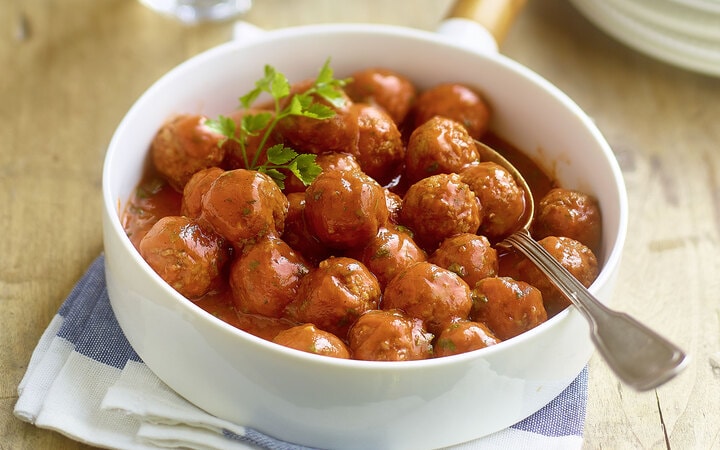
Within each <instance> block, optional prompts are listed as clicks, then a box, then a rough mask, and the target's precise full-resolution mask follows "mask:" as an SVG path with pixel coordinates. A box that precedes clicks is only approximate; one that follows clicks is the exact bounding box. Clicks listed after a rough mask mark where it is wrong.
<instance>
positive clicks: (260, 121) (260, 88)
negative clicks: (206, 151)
mask: <svg viewBox="0 0 720 450" xmlns="http://www.w3.org/2000/svg"><path fill="white" fill-rule="evenodd" d="M347 82H348V80H336V79H335V77H334V73H333V70H332V68H331V67H330V59H327V60H326V61H325V64H323V66H322V67H321V68H320V71H319V73H318V75H317V78H316V79H315V81H314V82H313V84H312V86H310V88H308V89H307V90H306V91H305V92H302V93H298V94H294V95H293V96H292V97H291V98H290V99H289V101H287V102H281V100H283V99H285V98H287V97H288V96H290V91H291V89H290V88H291V86H290V82H289V81H288V79H287V78H286V77H285V75H283V74H282V73H280V72H278V71H277V70H276V69H275V68H274V67H272V66H270V65H266V66H265V69H264V75H263V77H262V78H260V79H259V80H257V81H256V82H255V87H254V88H253V89H252V90H251V91H250V92H248V93H246V94H245V95H243V96H241V97H240V98H239V102H240V105H241V106H242V107H243V108H245V109H249V108H250V107H251V106H252V104H253V103H254V102H255V101H256V100H257V99H258V97H260V95H261V94H263V93H266V94H270V96H271V97H272V99H273V105H274V111H273V112H270V111H260V112H258V113H254V114H246V115H244V116H243V118H242V120H241V123H240V126H239V127H238V126H237V125H236V124H235V122H234V121H233V120H232V119H231V118H229V117H225V116H222V115H221V116H219V117H218V118H217V119H214V120H213V119H211V120H208V121H207V122H206V125H207V126H208V127H209V128H210V129H212V130H213V131H215V132H216V133H219V134H222V135H223V136H225V139H224V140H223V141H221V142H220V144H219V145H223V144H224V143H225V142H227V141H228V140H230V141H233V142H235V143H237V144H238V145H239V147H240V151H241V152H242V158H243V161H244V162H245V165H246V166H247V168H248V169H250V170H257V171H259V172H262V173H265V174H267V175H268V176H270V177H271V178H272V179H273V180H274V181H275V182H276V183H277V184H278V186H280V187H281V188H284V187H285V183H284V180H285V174H284V173H282V172H281V171H280V169H285V170H289V171H290V172H291V173H293V174H294V175H295V176H297V177H298V178H299V179H300V181H302V182H303V184H305V185H306V186H307V185H309V184H310V183H312V182H313V180H315V178H316V177H317V176H318V175H319V174H320V172H322V169H321V168H320V166H318V165H317V163H316V162H315V155H310V154H298V152H296V151H295V150H294V149H292V148H290V147H287V146H285V145H284V144H277V145H273V146H271V147H269V148H265V146H266V145H267V141H268V139H269V137H270V136H271V134H272V131H273V129H274V128H275V126H276V125H277V124H278V122H279V121H280V120H282V119H284V118H286V117H290V116H300V117H308V118H312V119H317V120H325V119H329V118H331V117H333V116H334V115H335V111H334V110H333V108H332V107H329V106H327V105H325V104H322V103H318V102H317V101H315V98H316V96H317V97H320V98H322V99H324V100H325V101H327V102H328V103H330V104H331V105H332V106H333V107H335V108H339V107H342V106H343V105H344V104H345V96H344V93H343V92H342V87H343V86H345V85H346V84H347ZM281 103H284V104H285V106H284V107H283V106H282V105H281ZM249 136H262V137H261V140H260V146H259V149H258V151H257V152H255V155H253V159H252V161H249V160H248V157H247V149H246V146H247V138H248V137H249ZM263 152H265V155H266V156H267V163H265V164H258V161H260V155H261V154H262V153H263Z"/></svg>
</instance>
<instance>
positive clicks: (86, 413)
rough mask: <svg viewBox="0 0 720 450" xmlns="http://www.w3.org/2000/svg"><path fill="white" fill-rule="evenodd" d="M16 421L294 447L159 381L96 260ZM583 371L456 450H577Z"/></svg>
mask: <svg viewBox="0 0 720 450" xmlns="http://www.w3.org/2000/svg"><path fill="white" fill-rule="evenodd" d="M18 395H19V398H18V401H17V403H16V404H15V410H14V412H15V416H16V417H18V418H19V419H21V420H24V421H26V422H29V423H32V424H35V425H36V426H38V427H41V428H47V429H51V430H55V431H57V432H59V433H62V434H64V435H66V436H68V437H70V438H72V439H75V440H77V441H81V442H84V443H87V444H91V445H96V446H100V447H107V448H117V449H159V448H190V449H248V448H250V449H282V450H285V449H288V450H290V449H301V448H306V447H301V446H298V445H295V444H292V443H288V442H284V441H280V440H277V439H274V438H272V437H271V436H267V435H264V434H262V433H260V432H258V431H256V430H253V429H252V428H248V427H244V426H242V425H241V424H234V423H230V422H228V421H225V420H222V419H219V418H217V417H214V416H212V415H210V414H208V413H206V412H205V411H203V410H201V409H200V408H198V407H196V406H194V405H192V404H191V403H189V402H187V401H186V400H185V399H183V398H182V397H180V396H179V395H178V394H176V393H175V392H173V391H172V390H171V389H170V388H169V387H168V386H166V385H165V384H164V383H163V382H162V381H160V379H158V378H157V377H156V376H155V375H154V374H153V373H152V372H151V371H150V370H149V369H148V368H147V366H146V365H145V364H143V362H142V360H141V359H140V358H139V357H138V355H137V354H136V353H135V351H134V350H133V349H132V347H131V346H130V344H129V343H128V341H127V340H126V339H125V336H124V335H123V333H122V330H121V329H120V326H119V325H118V323H117V320H116V319H115V316H114V314H113V311H112V308H111V306H110V301H109V299H108V294H107V288H106V286H105V271H104V257H103V256H102V255H101V256H99V257H98V258H97V259H96V260H95V261H94V262H93V263H92V265H91V266H90V268H89V269H88V271H87V273H86V274H85V275H84V276H83V278H82V279H81V280H80V281H79V282H78V284H77V285H76V286H75V288H74V289H73V291H72V292H71V293H70V295H69V296H68V298H67V299H66V300H65V302H64V303H63V304H62V306H61V307H60V309H59V311H58V312H57V314H56V315H55V317H54V318H53V319H52V321H51V322H50V325H49V326H48V328H47V330H46V331H45V332H44V334H43V335H42V337H41V339H40V342H39V343H38V345H37V347H36V348H35V351H34V353H33V355H32V357H31V359H30V362H29V364H28V369H27V372H26V373H25V376H24V377H23V379H22V381H21V382H20V385H19V386H18ZM586 401H587V369H585V370H583V371H582V373H581V374H580V375H579V376H578V377H577V379H576V380H575V381H574V382H573V383H572V384H571V385H570V386H569V387H568V388H567V389H566V390H565V391H564V392H562V393H561V394H560V395H559V396H558V397H557V398H555V399H554V400H553V401H552V402H551V403H549V404H548V405H547V406H545V407H544V408H543V409H541V410H540V411H538V412H537V413H535V414H533V415H532V416H530V417H528V418H527V419H525V420H523V421H521V422H519V423H517V424H515V425H513V426H511V427H509V428H507V429H505V430H502V431H499V432H497V433H495V434H492V435H490V436H486V437H484V438H481V439H477V440H475V441H471V442H466V443H464V444H461V445H458V446H456V447H454V448H456V449H507V448H523V449H536V448H537V449H540V448H548V449H579V448H581V447H582V432H583V425H584V421H585V405H586Z"/></svg>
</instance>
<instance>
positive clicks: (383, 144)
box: [354, 103, 405, 186]
mask: <svg viewBox="0 0 720 450" xmlns="http://www.w3.org/2000/svg"><path fill="white" fill-rule="evenodd" d="M354 108H355V110H356V114H357V118H358V128H359V133H360V134H359V138H358V152H357V159H358V163H360V167H362V170H363V172H365V173H366V174H368V175H370V176H371V177H373V178H374V179H375V180H376V181H377V182H378V183H380V184H381V185H383V186H384V185H386V184H388V183H389V182H390V181H392V180H393V178H395V177H397V176H398V175H399V174H400V169H401V168H402V164H403V161H404V160H405V144H403V141H402V136H401V134H400V130H398V127H397V126H396V125H395V122H393V120H392V118H391V117H390V116H389V115H388V114H387V113H386V112H385V111H383V110H382V109H380V108H378V107H375V106H370V105H367V104H362V103H359V104H355V105H354Z"/></svg>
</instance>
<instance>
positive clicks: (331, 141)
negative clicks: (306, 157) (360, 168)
mask: <svg viewBox="0 0 720 450" xmlns="http://www.w3.org/2000/svg"><path fill="white" fill-rule="evenodd" d="M308 87H310V82H308V81H304V82H300V83H297V84H295V85H293V87H292V90H293V92H304V91H305V90H307V88H308ZM289 98H290V97H288V99H289ZM313 98H314V101H315V102H317V103H320V104H323V105H325V106H328V107H330V108H332V109H333V110H334V111H335V115H334V116H333V117H330V118H328V119H323V120H319V119H313V118H310V117H304V116H296V115H292V116H287V117H285V118H283V119H281V120H280V121H279V122H278V124H277V128H276V129H277V131H278V132H279V133H280V135H281V136H282V139H283V140H284V142H286V143H287V144H289V145H290V146H291V147H292V148H294V149H296V150H298V151H300V152H302V153H315V154H320V153H325V152H345V153H351V154H355V153H356V152H357V144H358V120H357V114H356V113H355V111H354V110H353V108H352V101H351V100H350V98H349V97H348V98H347V99H346V101H345V104H344V105H343V106H341V107H334V106H332V105H330V104H329V103H328V102H327V101H326V100H324V99H322V98H321V97H319V96H313Z"/></svg>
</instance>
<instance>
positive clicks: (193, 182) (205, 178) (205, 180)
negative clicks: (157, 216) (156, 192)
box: [180, 167, 225, 218]
mask: <svg viewBox="0 0 720 450" xmlns="http://www.w3.org/2000/svg"><path fill="white" fill-rule="evenodd" d="M223 172H225V171H224V170H223V169H221V168H219V167H209V168H207V169H203V170H200V171H199V172H195V175H193V176H192V178H190V180H189V181H188V182H187V184H185V188H184V189H183V196H182V204H181V205H180V213H181V214H182V215H183V216H188V217H193V218H198V217H200V213H201V212H202V198H203V195H205V193H206V192H207V191H208V189H210V185H212V184H213V182H214V181H215V180H217V179H218V177H219V176H220V175H222V174H223Z"/></svg>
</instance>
